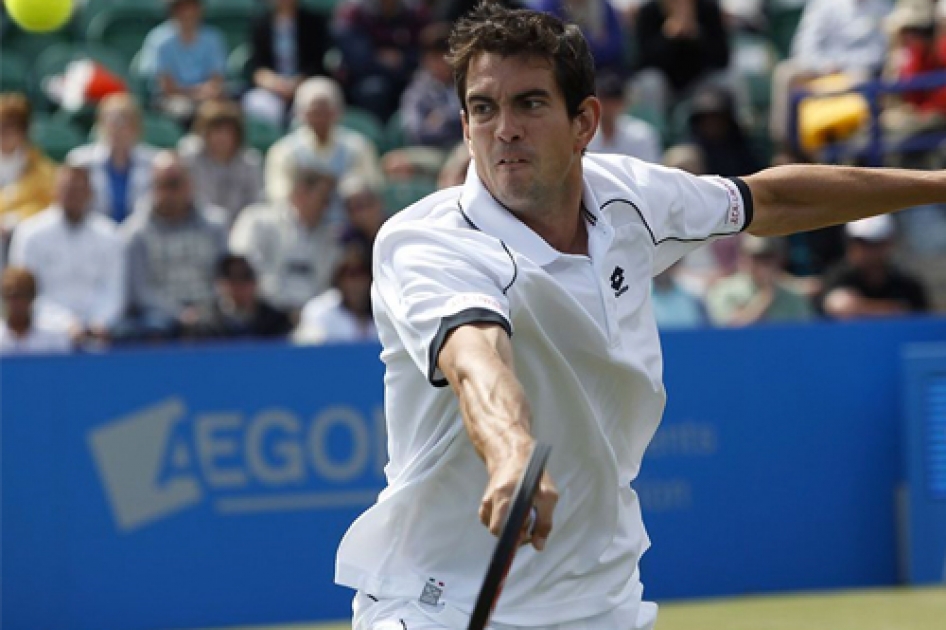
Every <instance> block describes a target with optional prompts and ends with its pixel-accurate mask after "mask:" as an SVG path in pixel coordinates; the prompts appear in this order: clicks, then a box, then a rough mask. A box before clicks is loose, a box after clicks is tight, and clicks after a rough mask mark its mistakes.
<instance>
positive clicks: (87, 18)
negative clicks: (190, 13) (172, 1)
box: [76, 0, 166, 37]
mask: <svg viewBox="0 0 946 630" xmlns="http://www.w3.org/2000/svg"><path fill="white" fill-rule="evenodd" d="M165 6H166V5H165V3H164V0H85V2H84V3H83V5H82V7H81V9H79V11H78V13H77V15H76V22H77V23H76V29H77V32H78V33H79V35H80V36H81V37H85V35H86V33H88V30H89V25H90V24H91V23H92V20H94V19H95V18H96V17H98V16H99V15H101V14H102V13H107V12H109V11H111V10H113V9H120V10H121V9H123V8H127V7H131V8H132V9H139V8H143V7H144V8H147V9H148V10H149V11H152V12H153V13H155V14H165V13H166V9H165Z"/></svg>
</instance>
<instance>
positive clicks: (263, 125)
mask: <svg viewBox="0 0 946 630" xmlns="http://www.w3.org/2000/svg"><path fill="white" fill-rule="evenodd" d="M243 129H244V132H245V136H246V144H247V145H249V146H251V147H253V148H254V149H256V150H257V151H259V152H260V153H262V154H264V155H265V154H266V152H267V151H269V147H271V146H272V145H273V143H275V142H276V141H277V140H279V139H280V138H281V137H283V135H284V134H283V130H282V129H280V128H279V127H278V126H277V125H274V124H272V123H270V122H267V121H265V120H259V119H256V118H247V119H246V120H245V121H244V123H243Z"/></svg>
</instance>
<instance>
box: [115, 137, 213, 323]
mask: <svg viewBox="0 0 946 630" xmlns="http://www.w3.org/2000/svg"><path fill="white" fill-rule="evenodd" d="M152 181H153V186H154V192H153V194H152V196H151V197H150V198H145V199H143V200H142V202H141V203H140V204H139V205H138V207H136V209H135V212H134V213H133V214H132V216H131V217H129V218H128V220H127V221H125V223H124V224H122V232H123V236H124V238H125V243H126V251H127V260H128V276H129V285H128V286H129V294H130V295H129V297H130V299H129V309H128V313H127V317H126V318H125V319H124V320H123V321H122V322H119V324H118V326H117V327H116V332H115V336H116V337H117V338H118V339H120V340H129V339H137V338H146V339H165V338H173V337H190V336H194V335H196V334H199V333H198V331H199V330H200V329H201V328H202V327H203V326H205V325H206V323H207V321H208V319H209V316H210V311H211V306H212V304H213V301H214V274H215V270H216V264H217V260H219V258H220V256H222V255H223V252H224V246H225V227H224V225H223V224H222V222H220V221H218V220H217V217H219V215H220V214H221V213H222V210H220V209H219V208H217V209H214V208H210V207H207V206H204V205H202V204H200V203H199V202H198V201H197V199H196V198H195V197H194V192H193V190H194V189H193V183H192V181H191V178H190V174H189V172H188V170H187V166H186V165H185V164H184V162H183V161H182V160H181V158H180V156H178V155H177V154H176V153H174V152H172V151H162V152H160V153H158V155H157V156H155V158H154V163H153V172H152Z"/></svg>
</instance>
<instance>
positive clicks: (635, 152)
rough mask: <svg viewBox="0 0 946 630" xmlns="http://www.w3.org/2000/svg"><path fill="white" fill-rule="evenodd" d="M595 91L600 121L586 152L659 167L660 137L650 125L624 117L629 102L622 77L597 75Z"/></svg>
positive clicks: (637, 119)
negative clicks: (650, 163)
mask: <svg viewBox="0 0 946 630" xmlns="http://www.w3.org/2000/svg"><path fill="white" fill-rule="evenodd" d="M596 91H597V95H598V98H599V99H600V100H601V121H600V122H599V123H598V131H597V132H596V133H595V136H594V138H592V139H591V143H590V144H589V145H588V150H589V151H592V152H594V153H618V154H620V155H630V156H631V157H636V158H638V159H640V160H644V161H645V162H652V163H655V164H656V163H659V162H660V159H661V155H662V153H663V147H662V146H661V141H660V134H658V133H657V130H656V129H654V127H653V126H652V125H651V124H650V123H648V122H645V121H643V120H641V119H640V118H636V117H634V116H631V115H630V114H628V113H626V111H627V105H628V102H627V98H626V97H625V86H624V81H623V80H622V79H621V77H620V76H618V75H617V74H614V73H603V74H601V75H599V77H598V81H597V86H596Z"/></svg>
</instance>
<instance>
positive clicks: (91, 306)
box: [10, 162, 125, 342]
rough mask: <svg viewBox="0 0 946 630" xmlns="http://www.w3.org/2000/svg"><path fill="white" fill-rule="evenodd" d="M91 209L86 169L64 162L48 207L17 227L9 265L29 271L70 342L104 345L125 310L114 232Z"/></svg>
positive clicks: (117, 240)
mask: <svg viewBox="0 0 946 630" xmlns="http://www.w3.org/2000/svg"><path fill="white" fill-rule="evenodd" d="M91 208H92V186H91V182H90V176H89V169H88V165H86V164H84V163H81V162H67V163H66V164H64V165H63V166H61V167H60V168H59V172H58V174H57V176H56V187H55V200H54V202H53V205H51V206H50V207H49V208H47V209H46V210H44V211H43V212H41V213H39V214H37V215H35V216H33V217H30V218H29V219H27V220H25V221H23V222H22V223H20V225H19V226H18V227H17V228H16V230H15V231H14V233H13V240H12V242H11V244H10V262H11V264H13V265H16V266H18V267H25V268H27V269H29V270H30V271H31V272H32V273H33V275H34V276H35V277H36V279H37V282H38V284H39V289H40V296H41V297H42V298H43V300H44V301H47V302H49V303H51V304H55V305H56V306H59V307H61V308H63V309H65V310H66V311H67V312H68V313H69V317H70V319H71V320H72V322H71V325H72V334H73V337H74V340H75V341H76V342H81V341H82V340H83V339H84V338H86V337H92V338H95V339H98V340H105V339H106V338H107V337H108V331H109V330H110V329H111V327H112V326H114V325H115V323H116V322H118V320H119V318H120V317H121V315H122V311H123V309H124V306H125V274H124V269H125V266H124V258H123V257H124V252H123V245H122V240H121V237H120V236H119V234H118V228H117V226H116V225H115V223H114V222H113V221H112V220H111V219H109V218H108V217H107V216H105V215H104V214H101V213H98V212H93V211H91Z"/></svg>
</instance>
